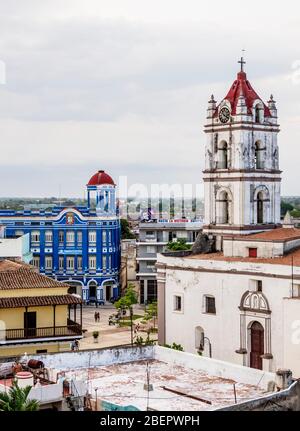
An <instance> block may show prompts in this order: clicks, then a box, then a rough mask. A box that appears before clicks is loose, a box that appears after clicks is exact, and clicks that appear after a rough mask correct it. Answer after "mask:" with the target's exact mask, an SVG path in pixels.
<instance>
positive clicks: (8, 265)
mask: <svg viewBox="0 0 300 431" xmlns="http://www.w3.org/2000/svg"><path fill="white" fill-rule="evenodd" d="M22 268H23V269H24V268H27V269H31V270H32V271H33V267H32V266H31V265H27V264H26V263H24V262H21V261H20V262H19V261H16V260H10V259H3V260H0V271H17V270H19V269H22Z"/></svg>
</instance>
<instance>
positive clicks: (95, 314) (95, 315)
mask: <svg viewBox="0 0 300 431" xmlns="http://www.w3.org/2000/svg"><path fill="white" fill-rule="evenodd" d="M94 319H95V322H97V311H95V313H94Z"/></svg>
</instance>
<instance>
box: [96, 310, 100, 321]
mask: <svg viewBox="0 0 300 431" xmlns="http://www.w3.org/2000/svg"><path fill="white" fill-rule="evenodd" d="M97 320H98V322H100V313H99V311H98V313H97Z"/></svg>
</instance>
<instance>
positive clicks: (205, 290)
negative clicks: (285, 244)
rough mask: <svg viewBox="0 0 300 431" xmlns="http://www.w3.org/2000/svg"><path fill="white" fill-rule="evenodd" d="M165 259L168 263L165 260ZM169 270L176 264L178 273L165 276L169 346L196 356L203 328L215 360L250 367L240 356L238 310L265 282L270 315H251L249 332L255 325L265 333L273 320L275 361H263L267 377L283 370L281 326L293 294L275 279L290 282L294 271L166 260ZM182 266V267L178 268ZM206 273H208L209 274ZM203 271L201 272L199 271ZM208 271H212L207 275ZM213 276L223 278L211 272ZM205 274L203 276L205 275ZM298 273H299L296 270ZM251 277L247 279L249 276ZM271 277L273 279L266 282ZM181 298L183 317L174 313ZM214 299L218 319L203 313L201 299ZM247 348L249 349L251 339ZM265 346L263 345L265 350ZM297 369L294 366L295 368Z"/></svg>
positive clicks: (172, 270) (271, 266) (260, 265)
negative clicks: (197, 331) (198, 332)
mask: <svg viewBox="0 0 300 431" xmlns="http://www.w3.org/2000/svg"><path fill="white" fill-rule="evenodd" d="M161 259H166V258H165V257H163V256H162V257H161ZM168 259H169V260H168V264H169V265H170V264H171V262H170V261H172V260H173V263H175V264H176V267H177V268H176V270H174V269H172V268H170V267H169V268H167V271H166V306H165V310H166V319H165V320H166V342H167V343H168V344H172V343H173V342H176V343H178V344H181V345H182V346H183V347H184V350H185V351H187V352H190V353H194V354H195V353H197V346H196V344H195V329H196V328H197V327H201V328H203V330H204V333H205V336H207V337H208V338H209V339H210V342H211V345H212V357H213V358H216V359H220V360H224V361H229V362H234V363H237V364H240V365H250V362H249V361H250V358H249V356H250V355H249V351H248V354H247V355H245V357H244V355H241V354H238V353H236V350H238V349H239V348H240V319H241V314H242V313H241V311H240V309H239V306H240V302H241V299H242V296H243V295H244V294H245V292H247V291H248V290H253V288H254V284H253V283H254V281H255V282H256V281H257V280H261V281H262V286H263V294H264V295H265V297H266V298H267V300H268V302H269V307H270V310H271V314H270V315H261V314H260V313H255V312H252V313H248V315H247V318H246V328H247V327H248V326H249V325H251V323H253V322H254V321H258V322H260V323H261V324H262V325H263V327H264V329H265V337H266V333H267V328H266V319H267V318H269V317H270V318H271V329H270V331H271V349H270V350H271V351H270V352H265V353H271V354H272V355H273V359H268V360H264V366H265V370H266V371H269V370H271V371H275V370H276V369H278V368H281V367H284V366H285V363H286V361H284V354H283V335H284V334H283V333H284V329H283V325H284V320H283V319H284V314H283V310H282V299H283V298H285V297H286V298H288V297H289V296H290V291H291V283H290V279H289V278H286V279H284V278H279V277H275V276H274V275H275V273H278V274H279V273H281V274H285V275H289V276H290V267H288V266H283V265H282V266H278V265H276V266H275V265H271V264H270V265H263V264H252V263H247V262H226V261H225V262H224V261H222V262H220V261H214V260H201V261H200V260H198V261H197V260H196V259H178V258H177V259H173V258H168ZM178 261H181V264H180V265H179V262H178ZM182 265H183V266H185V267H189V266H190V267H194V269H196V271H193V270H190V271H186V270H182V269H180V268H179V267H180V266H182ZM205 269H206V272H205ZM199 270H200V271H199ZM207 270H208V271H207ZM213 270H218V271H223V272H213ZM202 271H203V272H202ZM295 271H296V272H299V268H295ZM247 272H248V273H247ZM268 274H269V276H267V275H268ZM175 295H182V298H183V301H182V302H183V312H181V313H178V312H174V302H173V298H174V296H175ZM205 295H212V296H214V297H215V300H216V315H210V314H206V313H204V312H203V298H204V296H205ZM245 336H246V337H248V338H247V340H248V341H247V348H248V349H249V334H248V333H247V334H245ZM266 344H267V340H265V346H266ZM208 354H209V349H208V342H206V343H205V351H204V355H205V356H208ZM292 366H293V364H292Z"/></svg>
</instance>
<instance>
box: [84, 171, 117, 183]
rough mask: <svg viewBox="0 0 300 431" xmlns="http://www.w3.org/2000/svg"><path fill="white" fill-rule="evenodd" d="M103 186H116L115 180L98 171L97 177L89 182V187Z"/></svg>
mask: <svg viewBox="0 0 300 431" xmlns="http://www.w3.org/2000/svg"><path fill="white" fill-rule="evenodd" d="M102 184H110V185H112V186H114V185H115V183H114V180H113V179H112V178H111V177H110V176H109V175H108V174H107V173H105V172H104V171H98V172H97V173H96V174H95V175H93V176H92V177H91V179H90V181H89V182H88V184H87V185H88V186H100V185H102Z"/></svg>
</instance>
